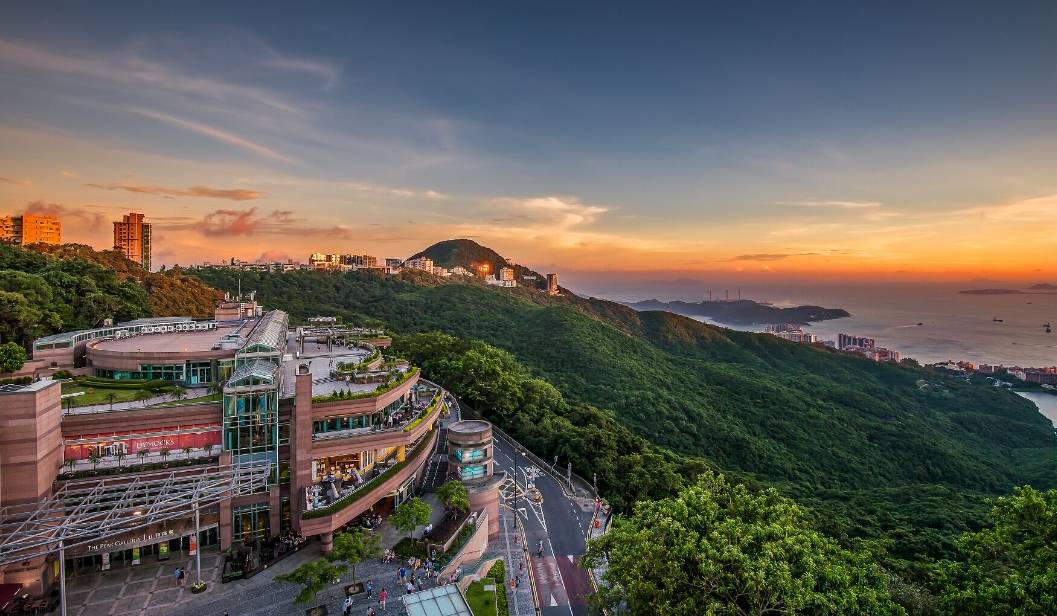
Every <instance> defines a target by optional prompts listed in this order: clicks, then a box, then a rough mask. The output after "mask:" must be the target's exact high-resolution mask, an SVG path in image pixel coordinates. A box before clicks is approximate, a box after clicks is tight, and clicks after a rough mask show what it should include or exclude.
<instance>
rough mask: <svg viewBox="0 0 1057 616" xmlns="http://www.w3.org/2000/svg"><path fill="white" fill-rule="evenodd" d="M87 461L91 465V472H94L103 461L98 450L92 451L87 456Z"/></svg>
mask: <svg viewBox="0 0 1057 616" xmlns="http://www.w3.org/2000/svg"><path fill="white" fill-rule="evenodd" d="M88 461H89V462H91V463H92V470H93V471H94V470H95V469H96V468H98V467H99V463H100V462H102V461H103V456H101V455H99V450H98V449H93V450H92V451H91V453H89V454H88Z"/></svg>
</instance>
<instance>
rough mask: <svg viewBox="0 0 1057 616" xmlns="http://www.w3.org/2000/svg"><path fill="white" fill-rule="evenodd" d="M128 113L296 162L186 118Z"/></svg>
mask: <svg viewBox="0 0 1057 616" xmlns="http://www.w3.org/2000/svg"><path fill="white" fill-rule="evenodd" d="M126 111H129V112H131V113H134V114H137V115H141V116H143V117H145V118H151V119H153V120H157V121H159V122H163V123H165V124H168V125H170V126H175V127H176V128H182V129H184V130H189V131H191V132H192V133H198V134H199V135H202V136H204V137H209V138H211V139H215V140H216V141H219V142H221V143H226V144H228V145H231V146H235V147H237V148H241V149H243V150H246V151H247V152H252V153H253V154H257V155H259V156H263V157H265V158H270V159H272V160H275V161H280V162H284V163H293V162H294V160H292V159H290V158H288V157H286V156H283V155H282V154H280V153H279V152H276V151H275V150H273V149H271V148H269V147H267V146H264V145H261V144H259V143H256V142H254V141H250V140H249V139H246V138H244V137H240V136H238V135H236V134H234V133H229V132H228V131H226V130H223V129H220V128H216V127H215V126H210V125H208V124H202V123H201V122H195V121H194V120H187V119H184V118H178V117H176V116H174V115H170V114H168V113H162V112H160V111H151V110H150V109H138V108H134V107H133V108H128V109H126Z"/></svg>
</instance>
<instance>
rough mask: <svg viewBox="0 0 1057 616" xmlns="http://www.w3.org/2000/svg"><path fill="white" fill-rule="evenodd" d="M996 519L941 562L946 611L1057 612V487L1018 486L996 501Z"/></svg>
mask: <svg viewBox="0 0 1057 616" xmlns="http://www.w3.org/2000/svg"><path fill="white" fill-rule="evenodd" d="M990 519H991V521H992V523H993V526H991V527H989V528H985V529H982V530H979V531H977V532H972V533H966V534H965V535H964V536H963V537H962V538H961V539H960V540H959V541H958V559H957V560H955V561H952V562H946V563H944V564H943V566H942V567H941V571H940V575H939V580H940V584H941V587H940V594H941V595H942V597H943V600H942V606H943V608H944V611H945V612H947V613H950V614H1017V615H1023V616H1028V615H1035V614H1038V615H1039V616H1042V615H1043V614H1057V490H1049V491H1046V492H1040V491H1038V490H1035V489H1033V488H1030V487H1022V488H1017V489H1016V490H1015V491H1014V493H1013V494H1012V495H1010V496H1004V497H1001V498H999V499H997V500H996V501H995V506H994V509H992V511H991V515H990Z"/></svg>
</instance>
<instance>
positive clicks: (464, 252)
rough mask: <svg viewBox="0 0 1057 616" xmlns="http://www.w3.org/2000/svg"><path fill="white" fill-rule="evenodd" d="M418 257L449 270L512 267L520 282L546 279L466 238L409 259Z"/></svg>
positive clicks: (446, 243)
mask: <svg viewBox="0 0 1057 616" xmlns="http://www.w3.org/2000/svg"><path fill="white" fill-rule="evenodd" d="M418 257H427V258H429V259H432V260H433V264H434V265H439V266H441V267H446V268H449V269H450V268H452V267H455V266H457V265H458V266H461V267H465V268H466V269H468V270H471V271H476V270H477V268H478V267H480V266H481V265H488V269H489V271H491V272H498V271H499V269H500V268H503V267H510V268H513V269H514V275H515V276H516V277H517V278H518V279H519V280H520V279H524V278H525V276H534V277H535V279H536V280H544V279H545V277H544V276H541V275H540V274H539V273H537V272H534V271H533V270H531V269H529V268H527V267H524V266H521V265H518V264H516V263H513V262H511V261H509V260H508V259H507V258H506V257H504V256H503V255H501V254H499V253H498V252H496V251H494V250H492V249H491V248H489V247H487V246H482V245H480V244H478V243H477V242H475V241H473V240H470V239H465V238H460V239H453V240H444V241H441V242H437V243H436V244H433V245H432V246H430V247H429V248H426V249H425V250H423V251H421V252H418V253H415V254H413V255H411V256H410V257H408V258H409V259H416V258H418Z"/></svg>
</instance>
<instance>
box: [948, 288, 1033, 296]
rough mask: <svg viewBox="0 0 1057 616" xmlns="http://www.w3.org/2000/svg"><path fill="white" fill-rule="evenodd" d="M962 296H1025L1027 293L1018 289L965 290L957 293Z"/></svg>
mask: <svg viewBox="0 0 1057 616" xmlns="http://www.w3.org/2000/svg"><path fill="white" fill-rule="evenodd" d="M958 292H959V293H962V294H964V295H1026V294H1027V291H1021V290H1019V289H965V290H964V291H958Z"/></svg>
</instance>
